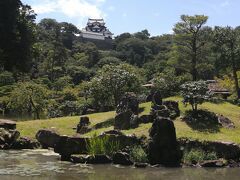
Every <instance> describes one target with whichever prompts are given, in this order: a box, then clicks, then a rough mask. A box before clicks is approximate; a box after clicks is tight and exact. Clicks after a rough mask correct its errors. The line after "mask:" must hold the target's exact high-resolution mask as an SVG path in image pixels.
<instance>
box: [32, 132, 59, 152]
mask: <svg viewBox="0 0 240 180" xmlns="http://www.w3.org/2000/svg"><path fill="white" fill-rule="evenodd" d="M36 139H37V140H38V142H40V144H41V145H42V147H43V148H49V147H51V148H54V147H55V145H56V144H57V143H58V141H59V140H60V135H59V134H58V133H56V132H55V131H54V130H48V129H41V130H39V131H38V132H37V134H36Z"/></svg>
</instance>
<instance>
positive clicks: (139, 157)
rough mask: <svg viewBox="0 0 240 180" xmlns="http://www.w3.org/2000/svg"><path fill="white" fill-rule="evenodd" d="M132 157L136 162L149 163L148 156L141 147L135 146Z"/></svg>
mask: <svg viewBox="0 0 240 180" xmlns="http://www.w3.org/2000/svg"><path fill="white" fill-rule="evenodd" d="M130 157H131V160H132V161H134V162H140V163H146V162H148V158H147V154H146V152H145V151H144V149H143V148H142V147H141V146H133V147H132V149H131V151H130Z"/></svg>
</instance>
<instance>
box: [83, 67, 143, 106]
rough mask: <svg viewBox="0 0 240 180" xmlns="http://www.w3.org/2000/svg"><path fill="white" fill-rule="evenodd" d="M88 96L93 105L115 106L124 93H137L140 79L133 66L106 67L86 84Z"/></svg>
mask: <svg viewBox="0 0 240 180" xmlns="http://www.w3.org/2000/svg"><path fill="white" fill-rule="evenodd" d="M87 87H88V88H87V89H88V92H89V95H90V96H91V97H92V98H93V99H94V101H95V103H94V104H95V105H97V106H100V107H104V106H111V105H117V104H118V102H119V100H120V98H121V97H122V95H123V94H124V93H125V92H138V91H139V89H140V79H139V77H138V76H137V71H136V69H135V68H134V67H133V66H130V65H127V64H120V65H106V66H104V67H103V68H102V69H101V70H100V71H98V72H97V74H96V76H95V77H94V78H93V79H92V80H91V81H90V82H89V83H88V85H87Z"/></svg>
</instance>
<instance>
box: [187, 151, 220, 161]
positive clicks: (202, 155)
mask: <svg viewBox="0 0 240 180" xmlns="http://www.w3.org/2000/svg"><path fill="white" fill-rule="evenodd" d="M216 159H218V157H217V155H216V153H215V152H204V151H203V150H201V149H192V150H191V151H184V155H183V162H184V163H193V162H201V161H204V160H216Z"/></svg>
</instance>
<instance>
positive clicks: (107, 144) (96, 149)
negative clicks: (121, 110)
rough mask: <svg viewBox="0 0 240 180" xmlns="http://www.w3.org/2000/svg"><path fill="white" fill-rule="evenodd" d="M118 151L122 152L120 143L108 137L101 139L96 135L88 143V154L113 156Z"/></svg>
mask: <svg viewBox="0 0 240 180" xmlns="http://www.w3.org/2000/svg"><path fill="white" fill-rule="evenodd" d="M118 150H120V143H119V142H118V141H112V140H110V138H109V137H107V136H102V137H99V136H97V134H94V135H93V137H92V138H90V140H89V141H88V142H87V152H88V153H89V154H91V155H96V154H106V155H109V156H112V155H113V153H114V152H117V151H118Z"/></svg>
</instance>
